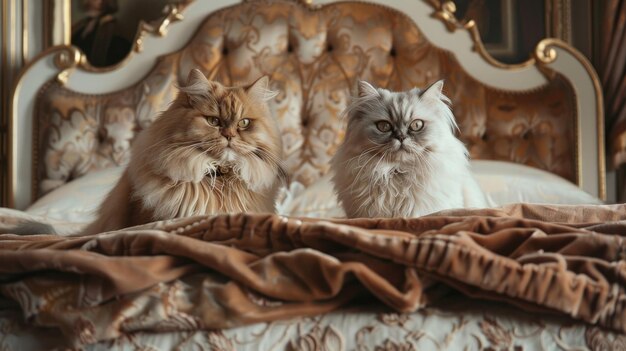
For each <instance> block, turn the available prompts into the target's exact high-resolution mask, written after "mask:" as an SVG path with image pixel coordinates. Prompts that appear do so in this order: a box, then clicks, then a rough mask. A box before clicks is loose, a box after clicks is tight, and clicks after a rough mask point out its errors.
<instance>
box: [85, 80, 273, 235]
mask: <svg viewBox="0 0 626 351" xmlns="http://www.w3.org/2000/svg"><path fill="white" fill-rule="evenodd" d="M267 86H268V79H267V77H262V78H260V79H259V80H257V81H256V82H254V83H252V84H250V85H248V86H243V87H225V86H223V85H221V84H220V83H217V82H213V81H209V80H207V79H206V77H205V76H204V75H203V74H202V73H201V72H200V71H199V70H196V69H194V70H192V71H191V72H190V74H189V78H188V81H187V85H186V86H185V87H181V88H180V92H179V94H178V96H177V98H176V99H175V100H174V102H173V103H172V104H171V106H170V107H169V108H168V109H167V110H166V111H165V112H163V114H162V115H161V116H160V117H158V118H157V119H156V120H155V121H154V123H153V124H152V125H150V126H149V127H148V128H147V129H146V130H145V131H143V132H141V133H140V134H139V135H138V136H137V139H136V140H135V141H134V143H133V146H132V155H131V161H130V163H129V166H128V168H127V169H126V171H125V172H124V174H123V175H122V177H121V179H120V181H119V182H118V183H117V185H116V186H115V187H114V188H113V190H112V191H111V193H110V194H109V195H108V197H107V198H106V199H105V201H104V203H103V204H102V206H101V208H100V211H99V216H98V218H97V219H96V221H94V222H93V223H92V224H91V225H89V226H88V227H87V229H86V230H85V231H84V232H83V233H82V234H91V233H98V232H103V231H109V230H114V229H120V228H125V227H128V226H132V225H137V224H143V223H148V222H152V221H156V220H163V219H172V218H179V217H187V216H193V215H206V214H217V213H229V212H275V200H276V196H277V193H278V187H279V184H280V179H281V177H282V176H283V175H284V172H283V171H282V168H281V166H280V164H281V159H282V144H281V138H280V134H279V131H278V124H277V121H276V120H275V119H274V118H273V117H272V115H271V114H270V111H269V108H268V106H267V102H266V101H267V100H268V99H271V98H272V97H273V96H275V94H274V93H273V92H271V91H269V90H268V89H267Z"/></svg>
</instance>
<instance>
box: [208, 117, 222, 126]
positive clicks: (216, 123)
mask: <svg viewBox="0 0 626 351" xmlns="http://www.w3.org/2000/svg"><path fill="white" fill-rule="evenodd" d="M206 120H207V122H209V124H210V125H211V126H213V127H218V126H219V125H220V119H219V118H217V117H207V118H206Z"/></svg>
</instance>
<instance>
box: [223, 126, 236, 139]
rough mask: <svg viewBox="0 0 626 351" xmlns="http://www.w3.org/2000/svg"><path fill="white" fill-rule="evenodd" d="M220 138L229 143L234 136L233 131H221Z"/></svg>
mask: <svg viewBox="0 0 626 351" xmlns="http://www.w3.org/2000/svg"><path fill="white" fill-rule="evenodd" d="M222 136H223V137H224V138H226V140H228V141H230V139H232V138H233V137H234V136H235V131H234V130H232V129H230V128H229V129H222Z"/></svg>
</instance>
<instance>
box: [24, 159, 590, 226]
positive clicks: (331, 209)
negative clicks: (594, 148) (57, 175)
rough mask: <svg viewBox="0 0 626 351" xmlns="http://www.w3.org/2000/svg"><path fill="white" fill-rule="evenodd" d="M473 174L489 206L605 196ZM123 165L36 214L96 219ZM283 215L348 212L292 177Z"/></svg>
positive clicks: (63, 193) (491, 164)
mask: <svg viewBox="0 0 626 351" xmlns="http://www.w3.org/2000/svg"><path fill="white" fill-rule="evenodd" d="M471 169H472V173H473V174H474V177H475V179H476V181H477V182H478V185H479V186H480V187H481V189H482V191H483V192H484V193H485V198H486V199H487V203H488V205H489V206H490V207H497V206H502V205H505V204H509V203H517V202H528V203H543V204H570V205H574V204H601V203H602V201H600V200H599V199H597V198H595V197H593V196H591V195H589V194H587V193H586V192H584V191H583V190H582V189H580V188H579V187H577V186H576V185H574V184H572V183H571V182H569V181H568V180H565V179H563V178H561V177H559V176H556V175H554V174H551V173H548V172H546V171H543V170H540V169H536V168H532V167H528V166H524V165H520V164H516V163H511V162H504V161H485V160H475V161H471ZM123 170H124V168H123V167H117V168H108V169H104V170H100V171H95V172H92V173H89V174H87V175H85V176H83V177H81V178H79V179H76V180H74V181H71V182H69V183H67V184H66V185H63V186H61V187H60V188H58V189H56V190H54V191H52V192H50V193H49V194H47V195H45V196H44V197H42V198H41V199H39V200H37V202H35V203H34V204H33V205H31V206H30V207H29V208H28V209H27V210H26V212H27V213H29V214H31V215H37V216H45V217H48V218H52V219H56V220H63V221H68V222H75V223H87V222H91V221H92V220H93V219H94V218H95V214H96V211H97V209H98V206H99V205H100V203H101V202H102V201H103V200H104V198H105V196H106V195H107V194H108V192H109V191H110V190H111V189H112V188H113V186H114V185H115V183H116V182H117V180H118V179H119V177H120V176H121V174H122V172H123ZM276 207H277V211H278V213H279V214H282V215H288V216H303V217H326V218H330V217H343V216H345V214H344V211H343V209H342V208H341V206H339V204H338V203H337V197H336V196H335V194H334V192H333V187H332V183H331V182H330V176H329V175H326V176H324V177H322V178H321V179H319V180H318V181H317V182H315V183H314V184H312V185H311V186H309V187H308V188H304V186H303V185H302V184H300V183H297V182H293V183H292V184H291V185H290V186H289V188H288V189H283V190H282V191H281V194H280V196H279V199H278V203H277V206H276Z"/></svg>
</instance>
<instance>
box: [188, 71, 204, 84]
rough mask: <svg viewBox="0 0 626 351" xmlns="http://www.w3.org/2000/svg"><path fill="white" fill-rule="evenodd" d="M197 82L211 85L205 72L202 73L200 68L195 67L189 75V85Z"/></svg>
mask: <svg viewBox="0 0 626 351" xmlns="http://www.w3.org/2000/svg"><path fill="white" fill-rule="evenodd" d="M195 84H204V85H206V86H208V85H209V80H208V79H206V77H205V76H204V73H202V72H201V71H200V70H199V69H197V68H194V69H192V70H191V71H189V75H188V76H187V86H190V85H195Z"/></svg>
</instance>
